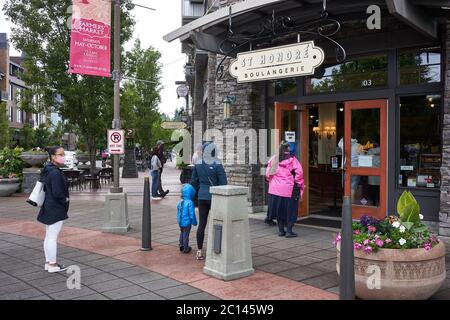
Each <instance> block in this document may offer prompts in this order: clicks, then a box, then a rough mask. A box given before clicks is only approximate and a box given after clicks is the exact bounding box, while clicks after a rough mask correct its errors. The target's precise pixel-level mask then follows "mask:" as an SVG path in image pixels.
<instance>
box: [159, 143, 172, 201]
mask: <svg viewBox="0 0 450 320" xmlns="http://www.w3.org/2000/svg"><path fill="white" fill-rule="evenodd" d="M156 145H157V148H158V153H157V155H158V158H159V161H160V162H161V168H160V169H159V184H158V192H159V194H160V195H161V197H162V198H164V197H165V196H167V194H168V193H169V190H166V191H164V189H163V187H162V173H163V168H164V164H165V163H166V162H167V158H166V153H165V152H164V141H162V140H158V141H157V142H156Z"/></svg>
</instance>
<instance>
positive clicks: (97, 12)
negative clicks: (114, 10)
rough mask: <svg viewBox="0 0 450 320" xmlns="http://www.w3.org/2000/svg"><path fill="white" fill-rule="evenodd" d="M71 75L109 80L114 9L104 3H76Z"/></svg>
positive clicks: (99, 0)
mask: <svg viewBox="0 0 450 320" xmlns="http://www.w3.org/2000/svg"><path fill="white" fill-rule="evenodd" d="M72 8H73V9H72V11H73V13H72V31H71V34H70V66H69V71H70V73H78V74H86V75H93V76H100V77H110V76H111V72H110V42H111V6H110V4H109V2H105V1H104V0H73V6H72Z"/></svg>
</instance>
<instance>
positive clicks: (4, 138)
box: [0, 102, 9, 150]
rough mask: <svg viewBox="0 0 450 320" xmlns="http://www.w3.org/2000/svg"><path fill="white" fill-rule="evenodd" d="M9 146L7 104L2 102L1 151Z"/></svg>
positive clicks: (0, 104)
mask: <svg viewBox="0 0 450 320" xmlns="http://www.w3.org/2000/svg"><path fill="white" fill-rule="evenodd" d="M8 145H9V121H8V116H7V109H6V103H4V102H0V150H1V149H3V148H4V147H7V146H8Z"/></svg>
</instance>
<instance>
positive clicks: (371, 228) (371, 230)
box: [367, 226, 377, 232]
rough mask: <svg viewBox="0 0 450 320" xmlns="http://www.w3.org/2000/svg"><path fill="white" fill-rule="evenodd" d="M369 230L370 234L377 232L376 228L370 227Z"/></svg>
mask: <svg viewBox="0 0 450 320" xmlns="http://www.w3.org/2000/svg"><path fill="white" fill-rule="evenodd" d="M367 229H368V230H369V232H375V231H377V228H375V227H374V226H369V227H368V228H367Z"/></svg>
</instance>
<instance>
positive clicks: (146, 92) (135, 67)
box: [122, 39, 162, 152]
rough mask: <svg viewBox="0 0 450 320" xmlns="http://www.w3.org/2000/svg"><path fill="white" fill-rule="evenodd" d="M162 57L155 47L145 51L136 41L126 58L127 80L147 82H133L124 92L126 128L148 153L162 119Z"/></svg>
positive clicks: (127, 82) (128, 84) (128, 82)
mask: <svg viewBox="0 0 450 320" xmlns="http://www.w3.org/2000/svg"><path fill="white" fill-rule="evenodd" d="M160 58H161V54H160V53H159V51H157V50H155V49H154V48H152V47H149V48H147V49H143V48H142V47H141V42H140V40H139V39H137V40H136V41H135V43H134V46H133V48H132V50H131V51H130V52H127V54H126V58H125V63H124V64H125V68H124V69H125V70H126V75H127V76H128V77H132V78H135V79H141V80H145V81H137V80H130V81H126V82H125V83H124V89H123V98H122V106H123V120H124V121H123V127H124V128H126V129H133V130H134V133H135V136H134V139H135V142H136V143H139V144H140V145H142V147H143V149H144V151H145V152H148V151H149V150H150V148H151V146H152V145H153V143H154V141H153V140H154V137H155V129H154V128H155V123H156V122H158V121H159V119H160V117H161V116H160V113H159V110H158V104H159V102H160V101H161V97H160V94H159V93H160V91H161V89H162V87H161V82H160V79H161V64H160V63H159V59H160Z"/></svg>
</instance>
